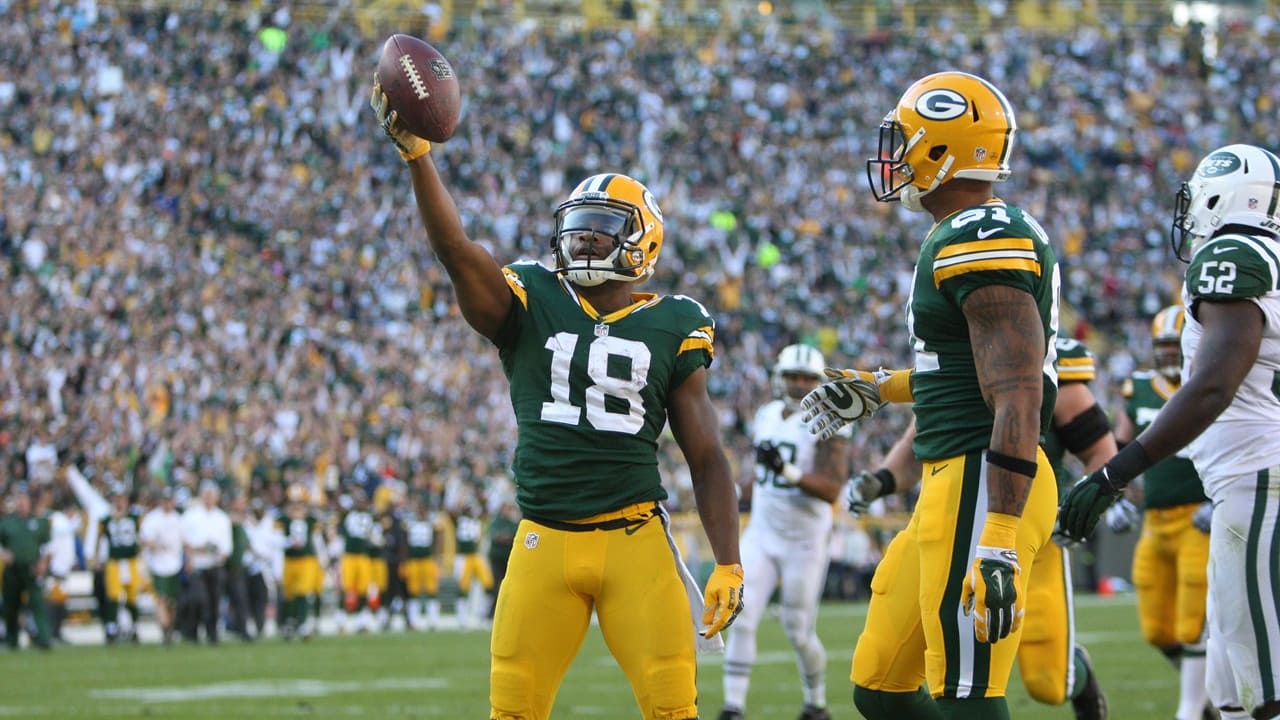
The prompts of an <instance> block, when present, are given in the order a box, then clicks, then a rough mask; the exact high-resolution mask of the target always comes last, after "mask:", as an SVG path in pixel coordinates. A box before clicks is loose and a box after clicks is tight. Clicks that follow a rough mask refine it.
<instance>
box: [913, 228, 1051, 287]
mask: <svg viewBox="0 0 1280 720" xmlns="http://www.w3.org/2000/svg"><path fill="white" fill-rule="evenodd" d="M982 270H1027V271H1030V272H1032V273H1035V274H1036V275H1037V276H1038V275H1040V272H1041V268H1040V258H1039V256H1037V255H1036V251H1035V243H1034V242H1033V241H1032V240H1031V238H1000V239H998V240H978V241H975V242H966V243H960V244H957V245H949V246H947V247H945V248H943V249H942V250H941V251H939V252H938V254H937V256H936V257H935V258H934V262H933V284H934V285H935V286H938V285H941V284H942V281H944V280H946V279H947V278H952V277H955V276H957V275H963V274H965V273H969V272H978V271H982Z"/></svg>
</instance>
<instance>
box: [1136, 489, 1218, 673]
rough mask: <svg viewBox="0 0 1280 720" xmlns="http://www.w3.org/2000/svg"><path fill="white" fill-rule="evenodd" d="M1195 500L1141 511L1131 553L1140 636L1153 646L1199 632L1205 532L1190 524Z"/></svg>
mask: <svg viewBox="0 0 1280 720" xmlns="http://www.w3.org/2000/svg"><path fill="white" fill-rule="evenodd" d="M1197 507H1199V504H1192V505H1179V506H1177V507H1171V508H1156V509H1151V510H1147V511H1146V512H1144V513H1143V515H1142V537H1141V538H1139V539H1138V547H1137V548H1135V549H1134V553H1133V586H1134V589H1135V590H1137V593H1138V619H1139V621H1140V622H1141V624H1142V636H1143V637H1145V638H1146V640H1147V642H1149V643H1151V644H1152V645H1155V646H1156V647H1161V648H1165V647H1173V646H1177V645H1194V644H1196V643H1198V642H1200V641H1201V639H1202V638H1201V635H1202V634H1203V633H1204V618H1205V595H1206V593H1208V590H1209V579H1208V567H1209V534H1208V533H1205V532H1201V531H1199V530H1197V529H1196V527H1195V526H1194V525H1192V524H1191V516H1192V515H1194V514H1195V512H1196V508H1197Z"/></svg>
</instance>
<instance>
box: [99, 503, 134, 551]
mask: <svg viewBox="0 0 1280 720" xmlns="http://www.w3.org/2000/svg"><path fill="white" fill-rule="evenodd" d="M98 533H99V537H104V538H106V539H107V558H108V559H110V560H128V559H129V558H136V557H138V516H137V515H135V514H133V513H129V514H127V515H124V516H122V517H115V516H112V515H108V516H106V517H104V518H102V524H101V525H100V526H99V528H98Z"/></svg>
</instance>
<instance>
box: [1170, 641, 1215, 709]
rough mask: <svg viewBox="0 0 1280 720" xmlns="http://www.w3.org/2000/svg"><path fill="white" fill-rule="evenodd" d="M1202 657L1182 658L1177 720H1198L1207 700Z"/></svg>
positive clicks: (1207, 693)
mask: <svg viewBox="0 0 1280 720" xmlns="http://www.w3.org/2000/svg"><path fill="white" fill-rule="evenodd" d="M1204 668H1205V658H1204V655H1188V654H1184V655H1183V656H1182V673H1181V678H1180V680H1181V681H1180V682H1179V695H1178V713H1177V718H1178V720H1199V719H1200V717H1201V714H1202V713H1203V712H1204V706H1205V704H1206V703H1207V702H1208V700H1209V691H1208V690H1207V689H1205V684H1204Z"/></svg>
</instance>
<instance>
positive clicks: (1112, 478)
mask: <svg viewBox="0 0 1280 720" xmlns="http://www.w3.org/2000/svg"><path fill="white" fill-rule="evenodd" d="M1151 465H1152V463H1151V458H1150V456H1148V455H1147V449H1146V448H1144V447H1142V443H1140V442H1138V441H1137V440H1134V441H1133V442H1131V443H1129V444H1127V445H1125V446H1124V449H1123V450H1121V451H1120V452H1118V453H1116V454H1115V455H1113V456H1112V457H1111V459H1110V460H1108V461H1107V465H1106V468H1107V480H1108V482H1110V483H1111V485H1112V486H1113V487H1115V489H1117V490H1119V489H1120V488H1123V487H1124V486H1125V485H1128V484H1129V481H1130V480H1133V479H1134V478H1136V477H1138V476H1139V475H1141V474H1142V473H1144V472H1146V470H1147V468H1149V467H1151Z"/></svg>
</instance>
